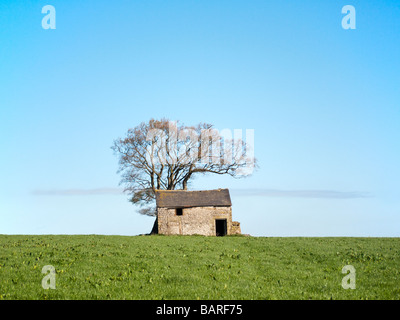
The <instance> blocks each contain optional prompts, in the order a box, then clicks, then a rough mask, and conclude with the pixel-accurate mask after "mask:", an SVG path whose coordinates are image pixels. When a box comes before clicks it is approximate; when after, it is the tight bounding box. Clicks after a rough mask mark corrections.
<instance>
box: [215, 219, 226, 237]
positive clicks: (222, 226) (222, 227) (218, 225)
mask: <svg viewBox="0 0 400 320" xmlns="http://www.w3.org/2000/svg"><path fill="white" fill-rule="evenodd" d="M226 229H227V228H226V219H216V220H215V234H216V235H217V236H218V237H222V236H226Z"/></svg>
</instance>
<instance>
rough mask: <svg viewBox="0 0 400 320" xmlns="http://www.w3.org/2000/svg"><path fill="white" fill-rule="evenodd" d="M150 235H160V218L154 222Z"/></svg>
mask: <svg viewBox="0 0 400 320" xmlns="http://www.w3.org/2000/svg"><path fill="white" fill-rule="evenodd" d="M150 234H158V217H156V220H155V221H154V224H153V228H152V229H151V232H150Z"/></svg>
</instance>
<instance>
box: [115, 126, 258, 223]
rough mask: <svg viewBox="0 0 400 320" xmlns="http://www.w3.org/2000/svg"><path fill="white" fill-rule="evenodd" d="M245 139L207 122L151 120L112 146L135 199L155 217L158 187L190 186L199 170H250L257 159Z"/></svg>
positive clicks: (243, 172) (239, 172) (223, 172)
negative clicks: (182, 122) (190, 122)
mask: <svg viewBox="0 0 400 320" xmlns="http://www.w3.org/2000/svg"><path fill="white" fill-rule="evenodd" d="M246 142H247V143H245V142H244V141H243V139H242V138H241V137H240V138H235V137H232V133H231V131H230V130H227V129H225V130H223V131H221V132H219V131H218V130H217V129H215V128H213V126H212V125H211V124H207V123H199V124H198V125H196V126H185V125H183V124H180V123H179V121H170V120H168V119H161V120H155V119H151V120H150V121H148V122H147V123H145V122H142V123H141V124H139V125H138V126H136V127H135V128H133V129H129V130H128V132H127V134H126V136H125V137H124V138H119V139H117V140H115V141H114V144H113V146H112V149H113V150H114V152H115V153H116V154H117V155H118V156H119V170H118V173H120V174H121V184H124V185H125V190H124V191H125V192H127V193H128V194H129V197H130V201H131V202H132V203H134V204H139V205H140V206H141V207H142V208H141V209H140V210H139V212H140V213H141V214H145V215H150V216H155V215H156V211H155V206H154V200H155V190H160V189H161V190H175V189H182V190H187V188H188V184H189V183H190V182H191V181H192V180H193V179H194V178H195V176H197V175H199V174H208V173H214V174H219V175H230V176H232V177H235V178H240V177H244V176H247V175H249V174H251V173H252V171H253V169H254V168H256V167H257V164H256V159H255V158H254V155H253V153H254V152H253V149H252V147H253V146H252V145H251V144H250V143H249V142H248V141H246Z"/></svg>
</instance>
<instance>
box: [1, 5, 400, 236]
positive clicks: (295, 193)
mask: <svg viewBox="0 0 400 320" xmlns="http://www.w3.org/2000/svg"><path fill="white" fill-rule="evenodd" d="M47 4H51V5H53V6H54V7H55V9H56V29H55V30H50V29H49V30H45V29H43V28H42V25H41V21H42V18H43V17H44V14H42V13H41V9H42V7H43V6H45V5H47ZM348 4H350V5H353V6H354V7H355V9H356V29H355V30H344V29H343V28H342V26H341V21H342V18H343V17H344V15H343V14H342V12H341V9H342V7H343V6H344V5H348ZM399 58H400V6H399V4H398V2H397V1H350V2H347V1H329V2H328V1H276V0H275V1H266V0H264V1H232V0H231V1H206V0H204V1H190V0H185V1H183V0H181V1H170V0H168V1H161V0H160V1H153V0H150V1H113V2H111V1H85V2H84V3H82V1H56V0H54V1H29V2H27V1H22V0H21V1H6V0H3V1H2V2H1V3H0V124H1V126H0V146H1V158H0V168H1V170H0V234H93V233H94V234H122V235H135V234H140V233H146V232H149V231H150V229H151V226H152V224H153V218H149V217H145V216H141V215H139V214H138V213H137V212H136V210H137V208H135V207H134V206H132V205H131V204H130V203H129V202H128V201H127V196H126V195H123V194H120V193H118V188H119V186H118V183H119V176H118V174H117V173H116V171H117V168H118V167H117V166H118V163H117V158H116V157H115V155H114V154H113V152H112V150H111V149H110V147H111V145H112V142H113V140H114V139H116V138H118V137H122V136H123V135H124V134H125V132H126V131H127V129H128V128H132V127H134V126H136V125H138V124H139V123H140V122H142V121H148V120H149V119H150V118H162V117H168V118H169V119H171V120H180V121H182V122H183V123H185V124H187V125H195V124H197V123H199V122H209V123H212V124H214V126H215V127H216V128H217V129H220V130H222V129H231V130H234V129H242V130H245V129H254V136H255V146H254V149H255V156H256V157H257V159H258V161H259V165H260V168H259V170H258V171H257V172H256V173H255V174H254V175H253V176H251V177H248V178H246V179H240V180H236V179H233V178H229V177H214V176H208V177H206V178H201V179H197V180H195V181H194V182H193V188H195V189H215V188H219V187H222V188H229V189H230V190H231V197H232V202H233V218H234V220H238V221H240V222H241V227H242V231H243V232H244V233H249V234H252V235H256V236H396V237H397V236H400V186H399V184H400V169H399V163H400V148H399V141H400V131H399V123H400V90H399V85H400V59H399ZM71 190H72V191H71Z"/></svg>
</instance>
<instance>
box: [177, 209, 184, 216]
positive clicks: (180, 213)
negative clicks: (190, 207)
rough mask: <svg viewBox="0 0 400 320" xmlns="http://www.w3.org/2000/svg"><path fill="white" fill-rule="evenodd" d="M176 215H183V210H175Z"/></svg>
mask: <svg viewBox="0 0 400 320" xmlns="http://www.w3.org/2000/svg"><path fill="white" fill-rule="evenodd" d="M175 212H176V215H177V216H181V215H183V209H182V208H176V211H175Z"/></svg>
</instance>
